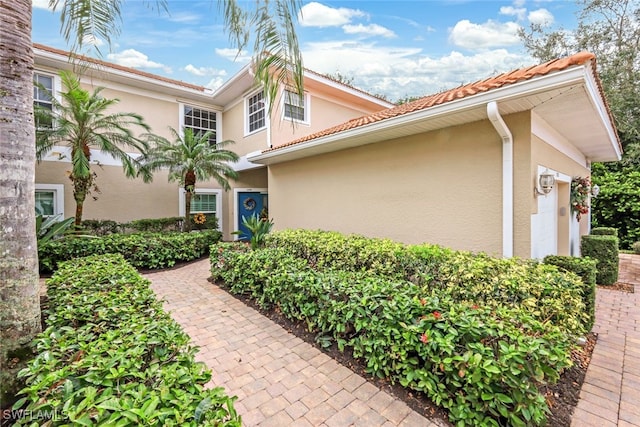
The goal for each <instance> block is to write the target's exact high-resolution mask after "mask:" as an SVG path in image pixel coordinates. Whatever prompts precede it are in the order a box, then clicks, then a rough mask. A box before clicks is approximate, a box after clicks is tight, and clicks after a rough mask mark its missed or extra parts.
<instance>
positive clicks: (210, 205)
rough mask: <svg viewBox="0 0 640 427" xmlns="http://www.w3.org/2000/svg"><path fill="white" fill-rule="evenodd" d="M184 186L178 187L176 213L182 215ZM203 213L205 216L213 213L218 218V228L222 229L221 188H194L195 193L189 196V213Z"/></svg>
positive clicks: (184, 208) (184, 210)
mask: <svg viewBox="0 0 640 427" xmlns="http://www.w3.org/2000/svg"><path fill="white" fill-rule="evenodd" d="M185 202H186V201H185V191H184V188H180V189H178V214H179V215H180V216H184V214H185V212H186V210H187V208H186V206H185ZM197 213H203V214H206V215H207V217H208V216H209V215H215V217H216V218H217V219H218V230H222V190H220V189H218V188H196V193H195V194H194V195H193V196H192V197H191V211H190V212H189V214H190V215H193V214H197Z"/></svg>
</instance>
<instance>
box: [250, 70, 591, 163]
mask: <svg viewBox="0 0 640 427" xmlns="http://www.w3.org/2000/svg"><path fill="white" fill-rule="evenodd" d="M583 69H584V65H583V66H579V67H572V68H568V69H566V70H562V71H557V72H554V73H553V74H548V75H545V76H540V77H536V78H535V79H532V80H526V81H523V82H518V83H514V84H510V85H507V86H503V87H501V88H497V89H492V90H490V91H487V92H482V93H478V94H476V95H472V96H468V97H465V98H461V99H458V100H454V101H450V102H447V103H444V104H440V105H435V106H433V107H430V108H426V109H424V110H419V111H416V112H413V113H407V114H402V115H400V116H397V117H392V118H388V119H385V120H381V121H378V122H374V123H371V124H367V125H363V126H358V127H356V128H353V129H349V130H344V131H341V132H337V133H334V134H331V135H327V136H324V137H319V138H315V139H312V140H309V141H306V142H302V143H299V144H294V145H291V146H288V147H283V148H281V149H278V150H274V151H269V152H267V153H260V155H255V156H251V157H249V160H250V161H252V162H255V163H262V164H271V163H277V162H278V161H287V160H291V157H289V158H285V159H284V160H280V158H282V157H284V156H286V155H290V154H293V153H297V152H301V151H306V150H307V149H311V148H314V147H317V146H322V145H325V144H331V143H335V142H338V141H342V140H345V139H347V138H352V137H358V136H362V135H369V134H375V133H377V132H380V131H383V130H385V129H388V128H392V127H402V126H408V125H410V124H413V123H416V122H420V121H423V120H427V119H434V118H437V117H441V116H446V115H449V114H451V113H453V112H462V111H465V110H471V109H473V108H477V107H478V106H480V105H484V104H488V103H489V102H491V101H496V100H500V101H501V102H505V101H509V100H511V99H516V98H521V97H525V96H527V95H533V94H536V93H541V92H548V91H550V90H553V89H554V88H560V87H566V86H570V85H572V84H580V83H584V71H583ZM300 154H302V153H300ZM300 157H304V155H298V157H296V158H300Z"/></svg>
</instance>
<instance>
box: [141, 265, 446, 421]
mask: <svg viewBox="0 0 640 427" xmlns="http://www.w3.org/2000/svg"><path fill="white" fill-rule="evenodd" d="M145 276H146V277H147V278H148V279H150V280H151V282H152V285H151V287H152V289H153V290H154V292H155V293H156V294H157V295H158V296H159V297H161V298H164V299H166V302H165V309H167V310H168V311H170V312H171V316H172V317H173V318H174V319H175V320H176V321H177V322H178V323H180V324H181V325H182V327H183V328H184V330H185V332H186V333H188V334H189V336H190V337H191V339H192V341H193V342H194V344H196V345H198V346H200V352H199V353H198V355H197V357H196V358H197V359H198V360H199V361H202V362H204V363H206V364H207V366H209V368H211V369H212V370H213V378H212V384H214V385H216V386H223V387H224V388H225V389H226V390H227V393H228V394H230V395H236V396H238V400H237V401H236V405H235V407H236V409H237V411H238V413H239V414H240V415H241V416H242V421H243V424H244V425H246V426H274V427H285V426H327V427H333V426H335V427H346V426H363V427H372V426H407V427H413V426H420V427H422V426H424V427H431V426H437V425H445V424H444V423H442V422H440V421H431V420H428V419H426V418H424V417H423V416H421V415H420V414H418V413H417V412H415V411H413V410H412V409H411V408H409V407H408V406H407V405H406V404H405V403H404V402H402V401H401V400H398V399H396V398H395V397H393V396H391V395H389V394H387V393H386V392H384V391H381V390H379V389H378V388H377V387H375V386H374V385H372V384H371V383H369V382H367V381H366V380H365V379H364V378H362V377H361V376H359V375H356V374H355V373H353V372H352V371H351V370H350V369H348V368H346V367H344V366H342V365H341V364H339V363H338V362H336V361H334V360H333V359H332V358H331V357H329V356H327V355H325V354H324V353H322V352H321V351H319V350H318V349H316V348H315V347H313V346H311V345H309V344H307V343H306V342H304V341H302V340H301V339H299V338H298V337H296V336H294V335H292V334H290V333H288V332H287V331H285V330H284V329H283V328H281V327H280V326H279V325H277V324H275V323H274V322H272V321H271V320H269V319H268V318H266V317H264V316H262V315H261V314H260V313H258V312H257V311H255V310H254V309H252V308H250V307H247V306H246V305H245V304H243V303H242V302H240V301H238V300H237V299H235V298H234V297H232V296H230V295H229V294H227V293H226V292H225V291H223V290H221V289H220V288H218V287H217V286H215V285H213V284H211V283H209V282H207V278H208V277H209V276H210V272H209V260H206V259H205V260H201V261H198V262H195V263H192V264H189V265H188V266H187V267H183V268H178V269H174V270H165V271H162V272H157V273H149V274H146V275H145Z"/></svg>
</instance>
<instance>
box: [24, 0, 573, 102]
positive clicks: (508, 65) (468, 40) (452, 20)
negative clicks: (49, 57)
mask: <svg viewBox="0 0 640 427" xmlns="http://www.w3.org/2000/svg"><path fill="white" fill-rule="evenodd" d="M48 3H49V0H33V30H32V39H33V41H34V42H37V43H42V44H45V45H48V46H52V47H55V48H59V49H65V50H68V49H69V47H70V46H69V45H67V44H66V43H65V41H64V39H63V37H62V36H61V35H60V34H61V31H60V16H59V13H54V12H52V11H51V10H49V9H48V8H47V6H48ZM150 4H153V2H143V1H141V0H128V1H125V2H124V3H123V8H122V15H123V16H122V25H121V34H120V35H119V36H118V37H117V38H115V39H114V40H112V45H111V46H110V47H109V46H107V45H106V43H105V42H104V41H103V40H92V41H91V43H93V44H94V45H95V46H97V47H98V50H99V51H100V52H101V54H98V53H96V51H95V49H92V50H90V51H86V52H84V51H83V52H84V53H87V54H89V55H91V56H95V57H100V56H99V55H101V59H103V60H106V61H109V62H114V63H117V64H120V65H123V66H128V67H133V68H137V69H140V70H143V71H147V72H151V73H154V74H158V75H162V76H165V77H169V78H172V79H176V80H182V81H186V82H189V83H194V84H198V85H202V86H206V87H209V88H212V89H216V88H217V87H219V86H220V85H221V84H222V83H224V82H225V81H226V80H228V79H229V78H231V77H232V76H233V75H234V74H235V73H236V72H238V71H239V70H240V68H242V66H244V65H245V64H246V63H247V62H248V61H249V59H250V56H251V52H250V51H249V52H246V51H245V52H240V53H238V52H237V50H235V49H233V48H232V47H231V45H230V43H229V39H228V36H227V35H226V34H225V32H224V28H223V20H222V17H221V16H220V15H219V13H218V7H217V5H216V1H215V0H214V1H208V0H206V1H199V0H169V1H168V9H169V13H166V12H159V11H157V10H152V9H151V8H150V7H149V5H150ZM244 5H246V6H247V7H252V3H251V2H244ZM577 12H578V8H577V6H576V4H575V2H573V1H566V0H511V1H494V0H413V1H398V0H396V1H391V0H386V1H383V0H369V1H332V0H327V1H325V0H321V1H305V0H303V2H302V8H301V15H300V16H299V17H298V18H299V19H298V24H297V28H296V31H297V34H298V38H299V40H300V46H301V50H302V56H303V62H304V66H305V67H307V68H309V69H311V70H313V71H316V72H319V73H322V74H332V75H336V74H337V73H339V74H340V75H342V76H345V77H346V78H348V79H350V80H351V81H352V85H354V86H356V87H358V88H361V89H363V90H365V91H367V92H369V93H372V94H377V95H384V96H385V97H387V99H389V100H391V101H396V100H398V99H400V98H404V97H408V96H425V95H429V94H433V93H436V92H440V91H442V90H446V89H450V88H453V87H456V86H459V85H461V84H466V83H469V82H474V81H477V80H481V79H484V78H487V77H490V76H494V75H496V74H498V73H501V72H505V71H510V70H513V69H516V68H521V67H523V66H528V65H533V64H535V63H536V61H535V60H534V59H532V58H531V57H530V56H529V55H528V54H527V52H526V50H525V49H524V47H523V46H522V43H521V42H520V40H519V38H518V36H517V31H518V29H519V28H521V27H524V28H527V27H528V26H529V25H530V24H531V23H535V24H539V25H542V26H543V27H546V28H557V27H559V26H561V27H563V28H565V29H568V30H570V29H573V28H575V27H576V26H577Z"/></svg>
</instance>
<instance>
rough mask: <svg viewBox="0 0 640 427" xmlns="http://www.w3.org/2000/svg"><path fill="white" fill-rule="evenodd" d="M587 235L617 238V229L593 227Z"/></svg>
mask: <svg viewBox="0 0 640 427" xmlns="http://www.w3.org/2000/svg"><path fill="white" fill-rule="evenodd" d="M589 234H593V235H596V236H616V237H618V229H617V228H614V227H594V228H592V229H591V232H590V233H589Z"/></svg>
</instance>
